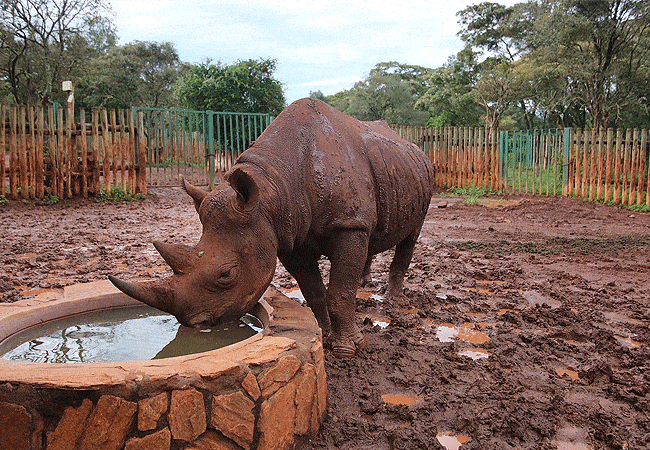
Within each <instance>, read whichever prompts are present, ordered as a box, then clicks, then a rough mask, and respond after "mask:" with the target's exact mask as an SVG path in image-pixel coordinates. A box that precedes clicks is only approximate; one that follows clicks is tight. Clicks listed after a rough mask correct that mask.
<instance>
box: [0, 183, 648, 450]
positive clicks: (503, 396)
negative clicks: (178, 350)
mask: <svg viewBox="0 0 650 450" xmlns="http://www.w3.org/2000/svg"><path fill="white" fill-rule="evenodd" d="M155 193H156V195H153V196H150V197H149V198H147V199H146V200H144V201H141V202H136V203H95V202H92V201H83V200H73V201H66V202H62V203H59V204H56V205H52V206H48V207H38V206H30V205H25V204H23V203H19V202H10V203H9V204H8V205H4V206H0V223H2V226H1V227H0V301H2V302H12V301H16V300H19V299H25V298H29V297H31V296H33V295H36V294H37V293H39V292H42V291H43V290H47V289H61V288H62V287H63V286H65V285H68V284H73V283H79V282H87V281H92V280H97V279H105V278H106V276H107V275H109V274H110V275H117V276H120V277H122V278H125V279H129V278H140V279H148V278H159V277H163V276H167V275H169V274H170V270H169V269H168V268H167V266H166V265H165V263H164V261H163V260H162V258H161V257H160V256H159V255H158V253H157V252H156V250H155V249H154V248H153V245H152V244H151V243H152V241H153V240H164V241H169V242H181V243H193V242H196V240H198V238H199V237H200V235H201V229H200V223H199V221H198V217H197V216H196V213H195V211H194V207H193V205H192V203H191V199H189V198H188V197H187V196H186V195H185V194H184V193H183V192H182V191H181V190H180V189H177V188H159V189H157V190H155ZM431 204H432V207H431V209H430V210H429V214H428V216H427V221H426V223H425V225H424V228H423V231H422V234H421V236H420V239H419V243H418V245H417V247H416V250H415V256H414V258H413V262H412V264H411V268H410V270H409V272H408V274H407V278H406V280H405V291H404V296H403V297H402V298H400V299H397V300H394V301H389V300H387V299H386V298H384V297H383V295H382V294H383V289H384V288H385V284H386V282H387V277H388V267H389V265H390V261H391V259H392V255H391V253H390V252H388V253H385V254H382V255H379V256H378V257H377V259H376V260H375V262H374V263H373V266H372V275H373V278H374V285H373V286H370V287H369V288H364V290H363V291H360V292H359V293H358V295H357V297H358V298H357V321H358V325H359V326H360V327H361V329H362V331H363V333H364V335H365V338H366V341H367V344H368V345H367V348H366V349H365V350H364V351H363V352H362V353H361V354H360V355H359V356H358V357H357V358H355V359H351V360H341V359H336V358H334V357H332V355H331V354H329V353H328V354H327V356H326V364H327V371H328V387H329V409H328V415H327V418H326V420H325V422H324V424H323V428H322V431H321V432H320V433H319V434H318V435H317V436H314V437H312V438H311V439H305V440H303V441H301V442H299V443H298V444H297V448H299V449H314V450H315V449H460V450H466V449H569V450H574V449H579V450H583V449H594V450H595V449H644V448H650V215H649V214H647V213H637V212H631V211H629V210H626V209H623V208H618V207H612V206H603V205H596V204H592V203H588V202H582V201H579V200H572V199H564V198H544V197H515V198H508V199H501V198H496V197H495V198H490V199H486V200H484V201H482V203H481V204H477V205H467V204H464V203H463V201H462V199H460V198H454V197H443V196H442V195H441V196H439V197H437V198H434V200H433V201H432V203H431ZM438 205H445V206H446V207H444V208H438V207H437V206H438ZM322 265H323V271H324V272H325V273H326V272H327V270H326V269H327V265H328V264H327V261H323V262H322ZM274 284H275V285H276V286H278V287H280V288H282V289H285V290H287V291H291V290H292V289H293V291H292V292H291V296H292V297H294V298H296V301H300V295H299V292H297V291H295V282H294V281H293V279H292V278H291V277H290V276H289V275H288V274H287V273H286V271H284V269H283V268H282V267H281V266H280V265H278V270H277V272H276V276H275V279H274Z"/></svg>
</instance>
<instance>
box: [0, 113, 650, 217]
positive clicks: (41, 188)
mask: <svg viewBox="0 0 650 450" xmlns="http://www.w3.org/2000/svg"><path fill="white" fill-rule="evenodd" d="M147 114H150V115H151V114H157V115H153V116H151V117H150V116H148V115H147ZM178 114H179V113H178V112H174V114H173V115H170V114H168V113H167V112H165V113H164V114H163V113H161V112H159V111H144V110H139V109H135V108H134V109H132V110H110V111H109V110H106V109H101V108H93V109H92V111H91V112H90V113H87V112H86V111H84V110H80V111H79V114H78V116H77V118H78V120H77V121H75V120H74V117H73V115H72V114H70V112H69V111H68V110H66V109H63V108H60V107H56V106H49V107H46V108H43V107H37V106H24V105H10V106H7V105H0V149H2V154H1V156H2V157H0V195H6V196H8V197H9V198H14V199H18V198H26V199H42V198H45V197H46V196H48V195H53V196H56V197H58V198H70V197H73V196H83V197H88V196H97V195H99V194H100V193H101V192H102V191H105V192H110V191H111V190H112V189H113V188H118V187H119V188H121V189H123V190H124V191H126V192H128V193H129V194H135V193H146V192H147V183H148V179H147V178H148V176H149V178H155V177H154V174H153V172H151V168H156V167H158V168H160V167H162V170H166V168H167V167H170V166H169V164H168V163H169V161H172V160H173V161H175V162H180V163H182V164H184V166H187V167H189V168H190V169H191V170H192V171H196V170H198V171H199V172H201V173H204V172H205V171H206V170H208V169H209V170H210V171H211V172H209V173H210V174H211V175H210V176H211V181H210V183H211V182H212V180H213V179H214V170H218V169H219V168H220V165H221V163H219V161H221V159H223V158H224V157H223V155H222V154H224V155H226V157H228V158H230V157H229V156H228V155H230V156H232V157H233V158H234V156H235V155H237V154H239V152H240V151H243V150H244V149H245V147H246V142H248V141H250V140H251V139H255V138H257V135H258V134H259V133H261V132H262V131H263V129H264V128H265V127H266V126H268V124H269V123H270V119H269V118H268V117H266V116H265V115H264V117H262V116H260V117H248V116H247V117H242V118H241V120H240V119H238V118H235V119H233V118H232V117H230V116H227V117H226V116H224V117H225V118H224V119H223V120H216V121H215V119H214V117H215V116H218V115H219V114H232V113H211V112H205V113H200V114H203V115H202V116H201V119H200V120H199V119H196V118H194V116H191V117H190V116H187V117H186V115H187V112H183V114H185V115H182V114H181V115H178ZM168 116H169V117H172V118H173V120H162V119H160V120H158V119H157V118H160V117H164V118H168ZM152 117H153V118H152ZM188 117H190V119H191V120H190V119H188ZM197 117H199V116H197ZM219 117H220V116H219ZM217 119H218V117H217ZM222 121H223V122H224V123H226V124H231V123H234V124H236V125H237V124H239V125H237V126H236V127H234V128H233V127H230V128H232V130H231V129H226V128H224V129H223V130H222V129H221V128H219V126H217V125H218V124H221V122H222ZM240 122H241V123H240ZM258 122H259V125H258V124H257V123H258ZM152 124H153V125H152ZM179 124H180V125H179ZM215 124H217V125H215ZM241 124H244V125H246V124H255V126H254V127H249V128H246V127H243V126H242V125H241ZM172 125H173V126H172ZM170 127H171V128H170ZM138 130H142V132H138ZM170 130H171V131H170ZM224 130H225V131H224ZM228 130H230V131H229V132H227V131H228ZM233 130H234V131H233ZM246 130H248V131H246ZM205 131H207V133H205ZM397 132H398V133H399V134H400V135H401V136H403V137H404V138H406V139H408V140H410V141H412V142H414V143H416V144H417V145H418V146H420V147H421V148H422V149H423V150H424V151H425V152H426V153H427V154H428V155H429V157H430V158H431V162H432V164H433V167H434V172H435V178H434V179H435V183H436V185H437V186H438V187H441V188H443V187H459V188H467V187H472V186H476V187H481V188H483V189H485V190H489V191H495V192H505V193H533V194H542V195H568V196H574V197H578V198H582V199H585V200H592V201H594V200H595V201H604V202H612V203H614V204H623V205H650V183H648V178H649V176H650V160H649V158H650V139H649V136H648V130H638V129H634V130H621V129H619V130H613V129H607V130H605V129H602V130H589V129H584V130H582V129H564V130H526V131H517V132H512V131H501V132H498V131H497V130H489V129H485V128H468V127H460V128H459V127H443V128H426V127H397ZM249 135H250V136H249ZM222 138H223V139H222ZM221 140H223V141H224V142H223V143H222V142H221ZM239 140H242V143H243V144H241V145H240V144H238V142H239ZM231 141H232V142H231ZM233 143H234V144H237V145H235V146H233V145H234V144H233ZM228 145H230V147H233V150H232V151H231V150H228V149H229V148H230V147H228ZM239 147H241V148H239ZM208 149H209V150H208ZM226 150H227V151H226ZM228 158H226V159H228ZM230 159H232V158H230ZM230 159H228V160H230ZM168 160H169V161H168ZM217 163H218V164H217ZM176 165H178V164H176ZM176 165H174V166H173V167H176ZM147 166H149V167H150V170H149V172H151V173H149V174H148V171H147V170H146V168H147ZM226 168H227V167H226ZM170 173H171V174H172V175H174V174H175V175H178V173H176V172H173V171H170ZM179 173H180V172H179ZM183 175H189V173H188V174H183ZM149 181H151V180H149ZM173 183H174V184H177V179H176V178H175V179H174V180H173Z"/></svg>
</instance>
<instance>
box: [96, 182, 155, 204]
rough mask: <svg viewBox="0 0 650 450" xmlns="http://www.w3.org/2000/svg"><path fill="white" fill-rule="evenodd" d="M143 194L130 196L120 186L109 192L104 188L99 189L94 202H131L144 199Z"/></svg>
mask: <svg viewBox="0 0 650 450" xmlns="http://www.w3.org/2000/svg"><path fill="white" fill-rule="evenodd" d="M144 198H145V196H144V194H131V193H129V192H128V190H124V189H123V188H122V186H121V185H120V186H114V187H112V188H111V189H110V191H109V192H106V190H105V189H104V188H102V189H101V191H100V193H99V195H98V196H97V197H95V199H94V201H96V202H133V201H138V200H142V199H144Z"/></svg>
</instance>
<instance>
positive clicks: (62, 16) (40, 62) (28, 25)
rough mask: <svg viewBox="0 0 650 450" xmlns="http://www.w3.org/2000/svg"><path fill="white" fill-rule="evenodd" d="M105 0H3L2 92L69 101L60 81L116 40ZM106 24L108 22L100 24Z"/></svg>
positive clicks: (24, 98)
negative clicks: (108, 18)
mask: <svg viewBox="0 0 650 450" xmlns="http://www.w3.org/2000/svg"><path fill="white" fill-rule="evenodd" d="M107 8H108V6H107V3H105V1H104V0H76V1H67V0H32V1H29V2H27V1H24V0H4V1H3V2H2V9H1V10H0V44H1V45H0V80H2V82H0V98H2V97H4V98H11V100H13V101H15V102H19V103H44V104H45V103H48V102H52V101H54V102H59V103H65V101H66V96H67V94H66V93H65V92H62V91H61V89H60V86H61V81H62V80H64V79H74V78H75V77H76V76H78V75H80V74H81V73H82V72H83V71H84V70H85V63H86V62H87V61H88V60H89V58H91V57H92V56H93V55H96V54H97V52H98V51H99V50H100V49H101V48H102V47H103V46H104V45H105V43H108V44H107V45H110V42H114V39H113V37H114V30H113V29H112V27H111V26H110V23H109V22H108V20H107V19H105V18H104V16H103V15H102V14H104V13H106V12H107ZM100 24H103V25H100Z"/></svg>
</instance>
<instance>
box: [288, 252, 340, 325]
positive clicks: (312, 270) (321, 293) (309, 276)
mask: <svg viewBox="0 0 650 450" xmlns="http://www.w3.org/2000/svg"><path fill="white" fill-rule="evenodd" d="M282 264H283V265H284V267H285V269H287V271H288V272H289V273H290V274H291V276H293V277H294V278H295V279H296V281H297V282H298V286H299V287H300V291H301V292H302V295H303V297H305V300H306V301H307V306H309V308H311V310H312V312H313V313H314V316H315V317H316V321H317V322H318V326H320V328H321V330H322V331H323V337H324V338H325V337H327V336H328V335H329V334H330V330H331V327H330V318H329V314H328V312H327V303H326V301H325V293H326V289H325V285H324V284H323V279H322V277H321V274H320V269H319V268H318V259H317V258H314V257H313V256H312V255H309V256H306V255H302V254H299V255H297V256H294V257H293V258H292V259H290V260H287V261H282Z"/></svg>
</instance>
